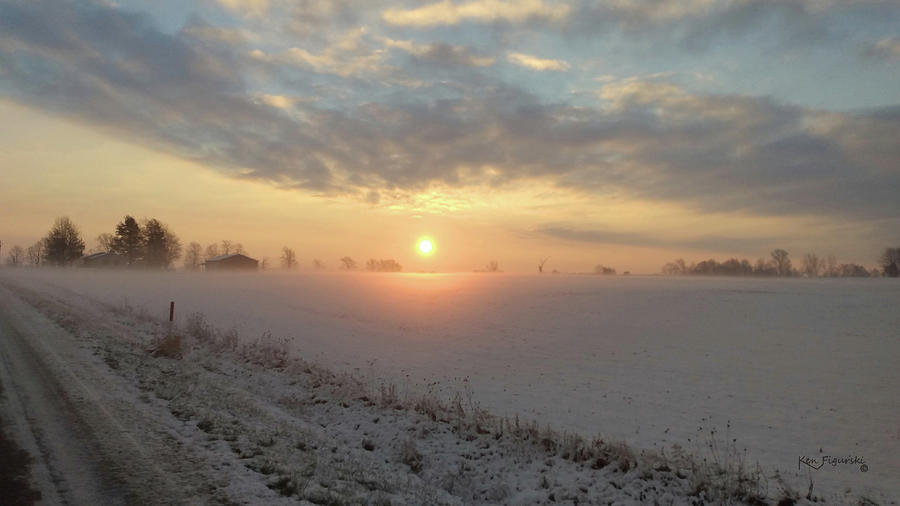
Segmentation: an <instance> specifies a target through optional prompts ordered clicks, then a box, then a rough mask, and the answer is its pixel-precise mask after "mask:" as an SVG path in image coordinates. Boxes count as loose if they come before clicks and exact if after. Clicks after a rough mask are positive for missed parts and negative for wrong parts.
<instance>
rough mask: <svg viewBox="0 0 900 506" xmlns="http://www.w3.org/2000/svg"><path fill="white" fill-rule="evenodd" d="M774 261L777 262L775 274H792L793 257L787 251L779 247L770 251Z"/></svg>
mask: <svg viewBox="0 0 900 506" xmlns="http://www.w3.org/2000/svg"><path fill="white" fill-rule="evenodd" d="M770 255H771V256H772V261H773V262H775V274H776V275H777V276H790V275H791V272H792V271H793V268H792V267H791V259H790V257H789V254H788V252H787V251H785V250H783V249H781V248H778V249H775V250H772V252H771V253H770Z"/></svg>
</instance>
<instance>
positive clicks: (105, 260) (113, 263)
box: [81, 251, 126, 267]
mask: <svg viewBox="0 0 900 506" xmlns="http://www.w3.org/2000/svg"><path fill="white" fill-rule="evenodd" d="M125 264H126V262H125V257H123V256H122V255H117V254H115V253H110V252H108V251H101V252H99V253H94V254H92V255H88V256H85V257H81V265H82V266H83V267H124V266H125Z"/></svg>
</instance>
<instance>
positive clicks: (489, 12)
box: [382, 0, 571, 27]
mask: <svg viewBox="0 0 900 506" xmlns="http://www.w3.org/2000/svg"><path fill="white" fill-rule="evenodd" d="M570 11H571V8H570V7H569V6H568V5H566V4H558V3H553V4H549V3H546V2H544V1H543V0H516V1H513V0H509V1H504V0H474V1H470V2H463V3H455V2H452V1H450V0H443V1H440V2H436V3H432V4H428V5H424V6H422V7H417V8H414V9H393V8H391V9H387V10H385V11H384V13H383V14H382V18H383V19H384V21H385V22H386V23H389V24H391V25H403V26H413V27H430V26H438V25H456V24H459V23H462V22H466V21H476V22H493V21H508V22H522V21H527V20H529V19H545V20H551V21H559V20H561V19H564V18H565V17H566V16H568V15H569V12H570Z"/></svg>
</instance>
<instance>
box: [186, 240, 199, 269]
mask: <svg viewBox="0 0 900 506" xmlns="http://www.w3.org/2000/svg"><path fill="white" fill-rule="evenodd" d="M202 258H203V247H202V246H200V243H199V242H191V243H190V244H188V246H187V249H185V250H184V268H185V269H187V270H189V271H196V270H199V269H200V262H201V260H202Z"/></svg>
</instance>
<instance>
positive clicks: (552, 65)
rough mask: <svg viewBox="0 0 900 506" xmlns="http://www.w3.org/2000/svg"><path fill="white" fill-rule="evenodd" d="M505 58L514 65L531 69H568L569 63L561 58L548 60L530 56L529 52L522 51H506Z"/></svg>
mask: <svg viewBox="0 0 900 506" xmlns="http://www.w3.org/2000/svg"><path fill="white" fill-rule="evenodd" d="M506 58H507V60H509V61H510V62H511V63H514V64H516V65H519V66H522V67H526V68H530V69H531V70H539V71H544V70H558V71H566V70H569V63H568V62H566V61H563V60H548V59H543V58H538V57H536V56H531V55H529V54H524V53H513V52H510V53H507V54H506Z"/></svg>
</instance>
